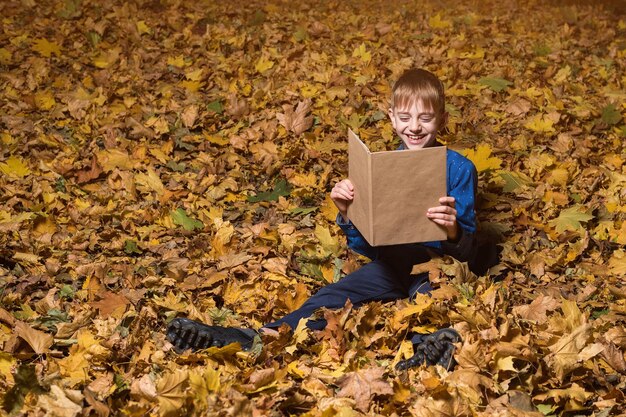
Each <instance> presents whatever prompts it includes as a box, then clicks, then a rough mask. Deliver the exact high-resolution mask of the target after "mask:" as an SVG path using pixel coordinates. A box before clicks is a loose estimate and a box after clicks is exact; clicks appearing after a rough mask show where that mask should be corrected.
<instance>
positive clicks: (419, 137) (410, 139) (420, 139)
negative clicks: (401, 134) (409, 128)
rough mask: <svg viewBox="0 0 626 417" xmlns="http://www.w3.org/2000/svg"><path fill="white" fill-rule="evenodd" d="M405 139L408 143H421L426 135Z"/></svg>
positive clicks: (410, 136) (409, 136) (411, 136)
mask: <svg viewBox="0 0 626 417" xmlns="http://www.w3.org/2000/svg"><path fill="white" fill-rule="evenodd" d="M406 137H407V139H408V140H409V141H410V142H421V141H422V140H424V138H425V137H426V135H406Z"/></svg>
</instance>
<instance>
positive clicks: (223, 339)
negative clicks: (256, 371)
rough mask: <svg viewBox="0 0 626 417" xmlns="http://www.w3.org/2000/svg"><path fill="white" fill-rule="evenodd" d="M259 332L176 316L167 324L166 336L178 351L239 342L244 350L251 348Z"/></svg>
mask: <svg viewBox="0 0 626 417" xmlns="http://www.w3.org/2000/svg"><path fill="white" fill-rule="evenodd" d="M256 335H257V332H256V331H254V330H252V329H244V328H239V327H223V326H207V325H206V324H203V323H200V322H199V321H194V320H190V319H186V318H175V319H174V320H172V321H171V322H170V324H169V325H168V326H167V333H166V337H167V340H169V341H170V342H171V343H172V344H173V345H174V347H175V350H176V352H177V353H182V352H183V351H185V350H187V349H191V350H192V351H196V350H202V349H206V348H209V347H212V346H214V347H223V346H226V345H229V344H231V343H239V344H240V345H241V349H242V350H245V351H247V350H250V348H252V345H253V343H254V337H255V336H256Z"/></svg>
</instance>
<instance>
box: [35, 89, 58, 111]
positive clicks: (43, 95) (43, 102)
mask: <svg viewBox="0 0 626 417" xmlns="http://www.w3.org/2000/svg"><path fill="white" fill-rule="evenodd" d="M35 104H36V105H37V107H38V108H39V109H41V110H50V109H51V108H53V107H54V105H55V104H56V100H55V99H54V95H53V94H52V93H51V92H50V91H39V92H37V93H36V94H35Z"/></svg>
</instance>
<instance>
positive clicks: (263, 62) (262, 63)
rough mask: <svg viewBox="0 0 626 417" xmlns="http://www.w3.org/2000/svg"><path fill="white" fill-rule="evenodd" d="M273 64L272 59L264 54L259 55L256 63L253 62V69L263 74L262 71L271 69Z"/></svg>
mask: <svg viewBox="0 0 626 417" xmlns="http://www.w3.org/2000/svg"><path fill="white" fill-rule="evenodd" d="M273 66H274V61H272V60H271V59H268V58H266V57H264V56H261V58H259V60H258V61H257V62H256V64H254V69H255V70H257V72H259V73H261V74H263V73H264V72H266V71H268V70H269V69H271V68H272V67H273Z"/></svg>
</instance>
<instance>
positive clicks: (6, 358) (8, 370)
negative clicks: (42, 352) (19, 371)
mask: <svg viewBox="0 0 626 417" xmlns="http://www.w3.org/2000/svg"><path fill="white" fill-rule="evenodd" d="M16 364H17V360H16V359H15V358H14V357H13V356H12V355H11V354H10V353H7V352H0V375H2V376H3V377H4V378H5V381H6V382H7V383H8V385H9V387H11V386H12V385H13V384H14V383H15V380H14V379H13V371H14V370H15V369H14V368H15V365H16Z"/></svg>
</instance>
